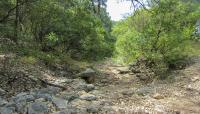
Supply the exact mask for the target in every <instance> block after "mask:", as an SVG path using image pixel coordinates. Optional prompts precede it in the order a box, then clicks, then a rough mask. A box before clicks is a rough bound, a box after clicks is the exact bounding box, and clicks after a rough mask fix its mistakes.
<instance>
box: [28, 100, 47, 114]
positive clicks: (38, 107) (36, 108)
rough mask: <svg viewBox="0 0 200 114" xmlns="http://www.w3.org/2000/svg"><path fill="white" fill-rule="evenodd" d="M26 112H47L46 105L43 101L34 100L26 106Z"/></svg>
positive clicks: (42, 113)
mask: <svg viewBox="0 0 200 114" xmlns="http://www.w3.org/2000/svg"><path fill="white" fill-rule="evenodd" d="M27 114H48V106H47V103H45V102H35V103H32V104H30V105H29V106H28V113H27Z"/></svg>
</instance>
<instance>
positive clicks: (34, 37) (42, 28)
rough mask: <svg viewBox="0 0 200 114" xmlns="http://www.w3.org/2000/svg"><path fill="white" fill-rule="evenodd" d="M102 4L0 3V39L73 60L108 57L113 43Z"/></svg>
mask: <svg viewBox="0 0 200 114" xmlns="http://www.w3.org/2000/svg"><path fill="white" fill-rule="evenodd" d="M105 2H106V1H105V0H103V1H101V2H99V1H98V2H97V1H95V0H94V1H93V0H92V1H91V0H1V1H0V6H1V7H0V28H1V29H0V37H1V38H11V39H12V40H13V41H14V42H15V43H17V44H18V46H19V48H22V49H24V48H31V49H35V48H36V49H37V50H39V51H43V52H58V53H68V54H69V55H70V56H72V57H74V58H76V59H92V60H94V59H100V58H103V57H106V56H110V55H111V53H112V50H113V42H114V40H113V38H112V36H111V35H110V32H111V26H112V24H111V21H110V17H109V16H108V13H107V12H106V10H105V7H104V5H105ZM95 4H98V6H97V5H95ZM20 51H21V50H20Z"/></svg>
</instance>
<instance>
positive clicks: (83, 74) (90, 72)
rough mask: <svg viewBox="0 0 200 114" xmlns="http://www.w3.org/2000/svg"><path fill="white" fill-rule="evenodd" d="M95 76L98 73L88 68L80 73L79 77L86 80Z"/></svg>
mask: <svg viewBox="0 0 200 114" xmlns="http://www.w3.org/2000/svg"><path fill="white" fill-rule="evenodd" d="M95 74H96V72H95V71H94V70H93V69H91V68H88V69H86V70H85V71H83V72H81V73H79V74H78V76H79V77H82V78H84V77H91V76H94V75H95Z"/></svg>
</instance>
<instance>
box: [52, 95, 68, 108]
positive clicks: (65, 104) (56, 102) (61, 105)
mask: <svg viewBox="0 0 200 114" xmlns="http://www.w3.org/2000/svg"><path fill="white" fill-rule="evenodd" d="M52 102H53V104H54V105H55V106H56V107H57V108H58V109H65V108H67V107H68V101H66V100H64V99H61V98H56V97H54V98H53V100H52Z"/></svg>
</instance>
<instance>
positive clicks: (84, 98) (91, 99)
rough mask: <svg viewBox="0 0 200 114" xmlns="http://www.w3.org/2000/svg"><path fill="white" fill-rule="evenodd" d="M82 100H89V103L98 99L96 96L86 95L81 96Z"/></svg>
mask: <svg viewBox="0 0 200 114" xmlns="http://www.w3.org/2000/svg"><path fill="white" fill-rule="evenodd" d="M80 99H81V100H87V101H93V100H96V99H97V97H96V96H95V95H92V94H89V93H86V94H83V95H81V96H80Z"/></svg>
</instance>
